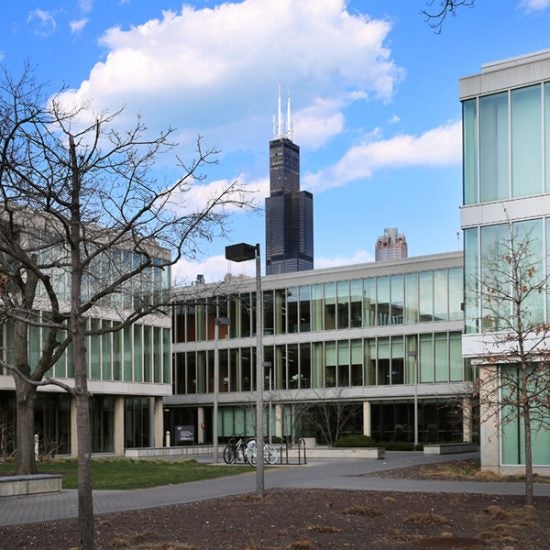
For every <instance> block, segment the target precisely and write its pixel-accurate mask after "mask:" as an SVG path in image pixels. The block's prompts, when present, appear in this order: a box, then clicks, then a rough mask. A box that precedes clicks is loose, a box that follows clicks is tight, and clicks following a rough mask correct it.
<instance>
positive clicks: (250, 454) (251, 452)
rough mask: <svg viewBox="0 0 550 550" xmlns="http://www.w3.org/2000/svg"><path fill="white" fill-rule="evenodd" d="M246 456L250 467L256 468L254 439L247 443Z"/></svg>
mask: <svg viewBox="0 0 550 550" xmlns="http://www.w3.org/2000/svg"><path fill="white" fill-rule="evenodd" d="M244 455H245V457H246V461H247V462H248V463H249V464H250V466H256V442H255V441H254V440H253V439H251V440H250V441H249V442H248V443H247V445H246V450H245V452H244Z"/></svg>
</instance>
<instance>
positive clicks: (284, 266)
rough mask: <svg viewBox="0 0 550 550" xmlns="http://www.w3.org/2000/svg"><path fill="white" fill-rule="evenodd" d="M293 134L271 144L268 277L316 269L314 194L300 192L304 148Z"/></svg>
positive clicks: (267, 232) (267, 202)
mask: <svg viewBox="0 0 550 550" xmlns="http://www.w3.org/2000/svg"><path fill="white" fill-rule="evenodd" d="M289 116H290V115H289ZM279 127H280V125H279ZM290 135H291V132H290V131H287V136H282V135H281V134H279V136H278V137H277V138H276V139H274V140H272V141H271V142H270V143H269V188H270V191H269V197H267V198H266V200H265V216H266V217H265V240H266V254H265V257H266V273H267V275H275V274H278V273H293V272H296V271H304V270H308V269H313V195H312V194H311V193H309V192H308V191H300V148H299V147H298V145H296V144H295V143H294V142H293V141H292V140H291V139H290Z"/></svg>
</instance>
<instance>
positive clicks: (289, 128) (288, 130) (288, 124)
mask: <svg viewBox="0 0 550 550" xmlns="http://www.w3.org/2000/svg"><path fill="white" fill-rule="evenodd" d="M286 137H287V138H288V139H290V141H292V118H291V116H290V92H288V95H287V99H286Z"/></svg>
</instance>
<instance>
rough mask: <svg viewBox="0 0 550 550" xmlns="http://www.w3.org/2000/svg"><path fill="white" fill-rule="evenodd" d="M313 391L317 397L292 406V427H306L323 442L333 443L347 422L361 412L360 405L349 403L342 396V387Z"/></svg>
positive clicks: (331, 445) (332, 445)
mask: <svg viewBox="0 0 550 550" xmlns="http://www.w3.org/2000/svg"><path fill="white" fill-rule="evenodd" d="M315 393H317V395H318V399H315V401H304V402H301V403H296V404H295V405H294V408H293V429H294V430H295V429H296V428H297V427H298V425H301V426H302V429H304V428H305V429H307V428H308V427H309V428H311V429H313V430H314V431H315V433H316V434H318V435H320V437H321V438H322V440H323V442H324V443H326V444H327V445H329V446H330V447H334V444H335V443H336V441H338V439H339V438H340V436H341V435H342V433H343V431H344V430H345V428H346V426H347V425H348V424H349V422H350V421H351V420H352V419H354V418H356V417H357V416H358V415H360V414H361V406H360V405H358V404H357V403H350V402H349V401H346V400H345V399H344V397H343V388H332V389H326V390H323V391H320V390H317V391H316V392H315Z"/></svg>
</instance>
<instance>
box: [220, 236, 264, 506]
mask: <svg viewBox="0 0 550 550" xmlns="http://www.w3.org/2000/svg"><path fill="white" fill-rule="evenodd" d="M225 257H226V259H227V260H229V261H232V262H246V261H248V260H253V259H255V260H256V494H257V495H258V496H263V494H264V417H263V413H264V349H263V342H262V336H263V299H262V278H261V273H262V264H261V258H260V245H259V244H256V246H252V245H251V244H247V243H239V244H234V245H231V246H226V247H225Z"/></svg>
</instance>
